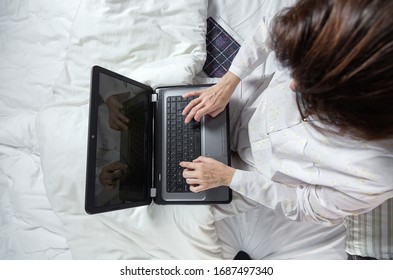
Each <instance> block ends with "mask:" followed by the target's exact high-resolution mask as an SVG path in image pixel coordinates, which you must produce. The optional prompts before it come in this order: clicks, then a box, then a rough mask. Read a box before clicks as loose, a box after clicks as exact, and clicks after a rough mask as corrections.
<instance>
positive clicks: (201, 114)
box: [194, 107, 210, 122]
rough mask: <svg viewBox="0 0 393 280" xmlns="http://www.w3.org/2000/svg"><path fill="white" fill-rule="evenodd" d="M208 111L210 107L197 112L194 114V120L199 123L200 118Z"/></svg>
mask: <svg viewBox="0 0 393 280" xmlns="http://www.w3.org/2000/svg"><path fill="white" fill-rule="evenodd" d="M209 110H210V107H203V108H202V109H200V110H198V112H196V113H195V116H194V119H195V120H196V121H197V122H199V121H201V119H202V117H203V116H204V115H206V114H207V113H208V112H209Z"/></svg>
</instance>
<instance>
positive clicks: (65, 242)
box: [0, 0, 222, 259]
mask: <svg viewBox="0 0 393 280" xmlns="http://www.w3.org/2000/svg"><path fill="white" fill-rule="evenodd" d="M79 2H80V1H76V0H75V1H65V3H62V4H59V5H56V6H53V3H51V2H50V1H44V0H39V1H34V2H32V1H30V2H28V3H26V2H23V1H21V2H19V1H15V2H13V3H8V2H7V3H4V2H2V3H0V6H1V7H0V28H1V32H0V50H1V54H0V74H1V76H0V79H1V84H0V89H1V99H0V102H1V103H0V106H1V115H0V126H1V131H0V159H1V163H0V168H1V169H0V172H1V173H0V175H1V176H0V186H1V189H0V199H1V203H2V206H1V209H0V211H1V213H0V219H1V220H0V221H1V230H0V258H5V259H13V258H17V259H53V258H75V259H216V258H221V257H222V252H221V248H220V246H219V244H218V242H217V235H216V231H215V227H214V224H213V215H212V212H211V209H210V206H206V205H205V206H182V205H179V206H159V205H155V204H152V205H149V206H145V207H139V208H135V209H131V210H121V211H116V212H112V213H107V214H99V215H92V216H90V215H87V214H86V213H85V211H84V188H85V166H86V144H87V139H86V136H87V125H88V103H89V86H90V69H91V67H92V66H93V65H95V64H98V65H101V66H103V67H106V68H109V69H111V70H113V71H115V72H118V73H121V74H123V75H125V76H128V77H130V78H132V79H135V80H138V81H140V82H144V83H147V84H149V85H150V86H152V87H156V86H158V85H178V84H190V83H192V81H193V77H194V76H195V74H196V73H198V72H199V71H201V69H202V65H203V63H204V59H205V55H206V54H205V32H206V30H205V28H206V12H207V1H206V0H203V1H201V0H191V1H189V0H180V1H153V0H138V1H135V0H134V1H119V0H107V1H104V0H101V1H99V0H88V1H81V2H80V3H79ZM71 23H72V25H71ZM53 81H55V82H53ZM41 166H42V168H41ZM43 182H44V183H45V184H44V185H45V189H43V188H42V185H43Z"/></svg>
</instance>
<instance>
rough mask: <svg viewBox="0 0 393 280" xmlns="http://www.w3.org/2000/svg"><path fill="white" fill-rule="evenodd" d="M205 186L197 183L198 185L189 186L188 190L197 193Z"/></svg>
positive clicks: (204, 188)
mask: <svg viewBox="0 0 393 280" xmlns="http://www.w3.org/2000/svg"><path fill="white" fill-rule="evenodd" d="M206 189H207V188H206V187H205V186H202V185H199V186H190V191H192V192H194V193H198V192H201V191H204V190H206Z"/></svg>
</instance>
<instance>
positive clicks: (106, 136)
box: [87, 69, 152, 212]
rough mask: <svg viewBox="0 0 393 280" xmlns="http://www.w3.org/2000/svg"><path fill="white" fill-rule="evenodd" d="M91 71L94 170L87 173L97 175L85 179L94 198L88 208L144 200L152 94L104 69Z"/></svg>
mask: <svg viewBox="0 0 393 280" xmlns="http://www.w3.org/2000/svg"><path fill="white" fill-rule="evenodd" d="M96 70H97V69H96ZM97 71H99V69H98V70H97ZM93 75H94V70H93ZM95 75H96V77H93V79H92V83H93V84H94V83H95V86H94V85H93V88H92V94H94V99H95V102H94V103H95V104H93V107H95V108H91V111H93V115H94V114H95V115H96V117H97V118H96V119H97V120H96V129H92V127H90V130H93V131H94V130H95V133H94V135H95V136H94V137H93V138H95V141H94V142H95V149H94V151H93V152H94V154H95V166H94V169H95V170H92V172H91V173H95V174H94V176H91V177H90V180H89V178H88V181H89V182H88V183H89V184H90V186H88V188H90V190H91V188H93V186H92V184H94V191H93V193H94V194H93V193H92V192H90V193H91V194H90V196H94V207H93V208H94V209H95V210H92V211H91V209H90V211H89V212H102V211H107V210H109V209H123V208H128V207H130V206H131V205H129V204H133V205H138V204H145V202H146V201H148V200H149V192H150V188H151V164H152V155H151V147H149V143H151V137H150V132H151V125H150V122H151V116H150V114H151V113H150V111H149V110H150V108H151V105H150V104H151V101H150V97H149V95H151V93H150V92H149V88H147V87H139V86H137V85H135V83H130V82H128V81H127V80H126V79H122V77H121V76H116V75H111V73H107V72H105V71H104V72H103V71H100V72H99V73H95ZM94 87H96V89H94ZM92 99H93V98H92ZM92 102H93V100H92ZM92 109H93V110H92ZM91 114H92V112H91ZM91 148H92V147H89V151H91ZM89 159H90V160H91V159H92V157H91V156H89ZM92 177H94V183H93V178H92ZM92 202H93V201H91V200H90V204H91V203H92ZM87 204H89V202H88V201H87ZM100 209H101V210H102V211H101V210H100Z"/></svg>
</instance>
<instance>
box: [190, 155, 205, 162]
mask: <svg viewBox="0 0 393 280" xmlns="http://www.w3.org/2000/svg"><path fill="white" fill-rule="evenodd" d="M208 160H209V157H205V156H199V157H197V158H196V159H194V160H193V161H192V162H194V163H196V162H206V161H208Z"/></svg>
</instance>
